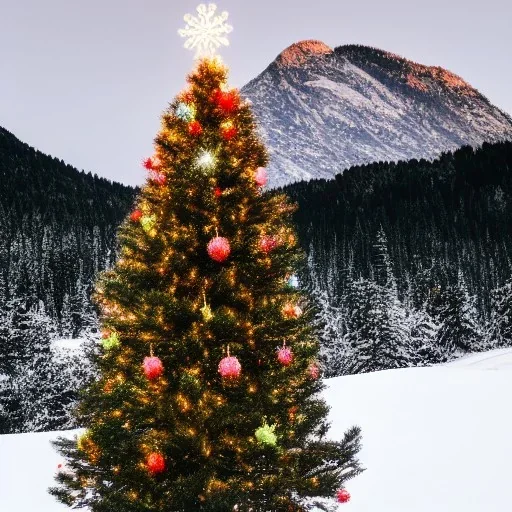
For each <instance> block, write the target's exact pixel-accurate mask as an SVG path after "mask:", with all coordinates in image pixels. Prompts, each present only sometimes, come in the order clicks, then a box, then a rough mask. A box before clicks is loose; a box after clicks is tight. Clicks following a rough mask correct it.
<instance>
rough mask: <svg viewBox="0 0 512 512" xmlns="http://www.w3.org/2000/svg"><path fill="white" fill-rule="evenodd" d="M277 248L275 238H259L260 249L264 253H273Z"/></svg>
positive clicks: (266, 236)
mask: <svg viewBox="0 0 512 512" xmlns="http://www.w3.org/2000/svg"><path fill="white" fill-rule="evenodd" d="M277 246H278V241H277V238H276V237H275V236H272V235H263V236H262V237H261V238H260V249H261V250H262V251H263V252H265V253H269V252H271V251H273V250H274V249H275V248H276V247H277Z"/></svg>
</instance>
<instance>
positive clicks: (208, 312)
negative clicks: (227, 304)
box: [201, 304, 213, 322]
mask: <svg viewBox="0 0 512 512" xmlns="http://www.w3.org/2000/svg"><path fill="white" fill-rule="evenodd" d="M201 314H202V315H203V320H204V321H205V322H209V321H210V320H213V312H212V308H211V307H210V306H209V305H208V304H205V305H204V306H203V307H202V308H201Z"/></svg>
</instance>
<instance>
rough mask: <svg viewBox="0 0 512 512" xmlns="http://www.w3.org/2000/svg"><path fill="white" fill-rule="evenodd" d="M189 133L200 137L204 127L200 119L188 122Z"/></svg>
mask: <svg viewBox="0 0 512 512" xmlns="http://www.w3.org/2000/svg"><path fill="white" fill-rule="evenodd" d="M188 133H190V135H192V136H193V137H199V135H201V133H203V127H202V126H201V123H200V122H199V121H191V122H190V123H188Z"/></svg>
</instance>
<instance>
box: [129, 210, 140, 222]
mask: <svg viewBox="0 0 512 512" xmlns="http://www.w3.org/2000/svg"><path fill="white" fill-rule="evenodd" d="M141 218H142V212H141V211H140V210H134V211H133V212H132V214H131V215H130V220H131V221H132V222H139V220H140V219H141Z"/></svg>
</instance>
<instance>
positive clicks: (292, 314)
mask: <svg viewBox="0 0 512 512" xmlns="http://www.w3.org/2000/svg"><path fill="white" fill-rule="evenodd" d="M283 315H284V316H285V317H286V318H289V319H293V318H299V317H300V316H301V315H302V309H301V308H300V307H299V306H295V305H293V304H286V306H285V307H284V308H283Z"/></svg>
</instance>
